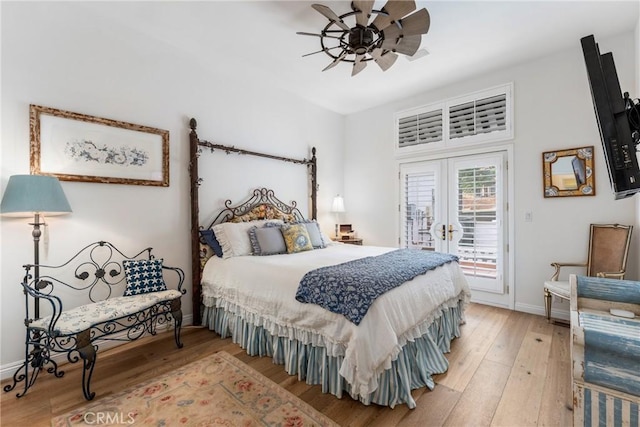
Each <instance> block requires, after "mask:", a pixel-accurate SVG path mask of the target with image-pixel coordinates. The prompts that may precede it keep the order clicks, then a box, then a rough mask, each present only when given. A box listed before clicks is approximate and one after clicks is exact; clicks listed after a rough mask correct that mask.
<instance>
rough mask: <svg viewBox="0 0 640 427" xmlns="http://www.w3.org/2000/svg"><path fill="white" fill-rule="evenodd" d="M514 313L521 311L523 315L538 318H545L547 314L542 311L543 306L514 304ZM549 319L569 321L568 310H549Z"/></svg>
mask: <svg viewBox="0 0 640 427" xmlns="http://www.w3.org/2000/svg"><path fill="white" fill-rule="evenodd" d="M516 311H522V312H524V313H530V314H537V315H538V316H544V317H546V316H547V314H546V312H545V310H544V306H540V305H532V304H522V303H516ZM551 318H553V319H561V320H565V321H567V322H568V321H569V311H568V310H558V309H554V308H552V309H551Z"/></svg>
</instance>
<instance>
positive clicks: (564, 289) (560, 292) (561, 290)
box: [544, 280, 571, 299]
mask: <svg viewBox="0 0 640 427" xmlns="http://www.w3.org/2000/svg"><path fill="white" fill-rule="evenodd" d="M544 287H545V289H547V290H548V291H549V292H551V293H552V294H553V295H557V296H559V297H561V298H564V299H569V296H570V295H571V286H569V282H559V281H553V280H547V281H546V282H544Z"/></svg>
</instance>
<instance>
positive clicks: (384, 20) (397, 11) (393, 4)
mask: <svg viewBox="0 0 640 427" xmlns="http://www.w3.org/2000/svg"><path fill="white" fill-rule="evenodd" d="M382 10H383V11H384V12H386V13H387V15H382V14H379V15H378V16H376V19H374V20H373V25H375V26H376V28H377V29H378V30H384V29H385V28H387V27H388V26H389V25H391V23H392V22H393V21H397V20H398V19H400V18H402V17H403V16H405V15H407V14H408V13H411V12H413V11H414V10H416V2H415V1H413V0H389V1H388V2H387V4H385V5H384V7H383V8H382Z"/></svg>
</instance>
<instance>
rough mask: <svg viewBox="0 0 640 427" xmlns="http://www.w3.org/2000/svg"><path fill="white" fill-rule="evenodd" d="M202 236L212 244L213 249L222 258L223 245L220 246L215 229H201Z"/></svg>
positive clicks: (208, 243)
mask: <svg viewBox="0 0 640 427" xmlns="http://www.w3.org/2000/svg"><path fill="white" fill-rule="evenodd" d="M200 236H201V237H202V239H203V240H204V241H205V242H206V243H207V245H209V246H211V249H213V252H214V253H215V254H216V256H217V257H220V258H222V246H220V242H218V239H216V235H215V233H214V232H213V230H211V229H209V230H200Z"/></svg>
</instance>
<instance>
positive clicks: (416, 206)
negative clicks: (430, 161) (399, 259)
mask: <svg viewBox="0 0 640 427" xmlns="http://www.w3.org/2000/svg"><path fill="white" fill-rule="evenodd" d="M435 189H436V175H435V172H433V171H425V172H419V173H407V174H406V175H405V179H404V196H405V197H404V203H405V218H404V227H403V228H404V230H403V231H404V240H403V241H404V247H405V248H424V249H431V250H433V249H434V248H435V243H434V241H433V238H432V236H431V234H430V232H429V230H430V228H431V225H432V224H433V220H434V211H435Z"/></svg>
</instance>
